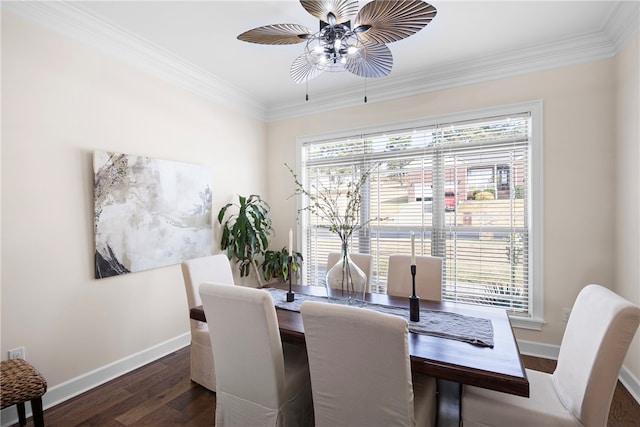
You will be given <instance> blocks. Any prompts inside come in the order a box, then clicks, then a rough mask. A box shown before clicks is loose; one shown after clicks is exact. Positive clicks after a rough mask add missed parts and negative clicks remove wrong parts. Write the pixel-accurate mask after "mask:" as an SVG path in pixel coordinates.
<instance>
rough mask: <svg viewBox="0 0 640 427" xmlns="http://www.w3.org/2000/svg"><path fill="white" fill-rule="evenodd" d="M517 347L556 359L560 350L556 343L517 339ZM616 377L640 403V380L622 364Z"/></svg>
mask: <svg viewBox="0 0 640 427" xmlns="http://www.w3.org/2000/svg"><path fill="white" fill-rule="evenodd" d="M518 347H519V348H520V353H522V354H526V355H527V356H535V357H544V358H545V359H553V360H558V353H559V351H560V346H557V345H550V344H542V343H538V342H533V341H525V340H518ZM618 379H619V380H620V382H621V383H622V385H623V386H625V388H626V389H627V391H629V393H630V394H631V396H633V398H634V399H635V400H636V402H638V403H640V380H638V378H636V377H635V376H634V375H633V374H632V373H631V371H629V370H628V369H627V368H625V367H624V366H623V367H622V369H621V370H620V377H619V378H618Z"/></svg>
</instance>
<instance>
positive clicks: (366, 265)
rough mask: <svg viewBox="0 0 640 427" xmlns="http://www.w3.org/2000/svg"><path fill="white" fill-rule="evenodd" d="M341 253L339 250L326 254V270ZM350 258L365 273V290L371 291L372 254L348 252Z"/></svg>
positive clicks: (336, 260) (334, 263) (338, 258)
mask: <svg viewBox="0 0 640 427" xmlns="http://www.w3.org/2000/svg"><path fill="white" fill-rule="evenodd" d="M340 256H341V254H340V253H339V252H330V253H329V255H328V256H327V271H329V269H330V268H331V267H333V266H334V265H336V263H337V262H338V261H340ZM349 256H350V257H351V260H352V261H353V262H354V263H355V264H356V265H357V266H358V268H359V269H360V270H362V271H363V272H364V274H366V275H367V285H366V289H365V292H371V279H372V278H373V256H371V255H369V254H359V253H350V254H349Z"/></svg>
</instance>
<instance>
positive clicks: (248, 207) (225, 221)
mask: <svg viewBox="0 0 640 427" xmlns="http://www.w3.org/2000/svg"><path fill="white" fill-rule="evenodd" d="M269 211H270V207H269V204H268V203H267V202H265V201H264V200H262V198H261V197H260V196H259V195H256V194H252V195H250V196H249V197H243V196H238V203H237V204H236V203H227V204H226V205H225V206H223V207H222V209H220V212H219V213H218V222H219V223H220V225H221V226H222V239H221V241H220V248H221V249H222V250H223V251H226V252H227V257H228V258H229V259H230V260H231V259H235V260H236V261H237V263H238V267H239V269H240V277H244V276H249V274H250V273H251V271H253V272H254V274H255V276H256V277H257V280H258V283H259V285H260V287H262V286H264V284H263V282H262V274H260V271H259V269H258V267H259V265H260V264H259V261H258V260H259V259H260V258H262V257H263V256H264V253H265V252H266V250H267V247H268V246H269V238H270V237H271V233H272V232H273V227H272V225H271V218H270V217H269Z"/></svg>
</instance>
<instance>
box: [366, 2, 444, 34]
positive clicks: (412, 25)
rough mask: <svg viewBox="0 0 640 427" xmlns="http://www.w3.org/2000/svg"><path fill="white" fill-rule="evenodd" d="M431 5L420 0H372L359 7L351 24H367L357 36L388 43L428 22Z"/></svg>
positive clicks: (430, 16) (434, 12)
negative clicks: (368, 26)
mask: <svg viewBox="0 0 640 427" xmlns="http://www.w3.org/2000/svg"><path fill="white" fill-rule="evenodd" d="M436 13H437V10H436V8H435V7H433V6H432V5H430V4H429V3H426V2H424V1H421V0H409V1H386V0H375V1H372V2H371V3H367V4H366V5H364V6H363V7H362V9H361V10H360V12H358V16H356V19H355V27H354V28H357V27H359V26H361V25H370V26H371V28H370V29H369V30H368V31H366V32H364V33H362V34H361V35H360V37H361V38H362V39H364V40H367V41H370V42H374V43H392V42H395V41H398V40H402V39H404V38H407V37H409V36H411V35H413V34H415V33H417V32H418V31H420V30H421V29H422V28H424V27H425V26H426V25H427V24H429V23H430V22H431V20H432V19H433V18H434V17H435V16H436Z"/></svg>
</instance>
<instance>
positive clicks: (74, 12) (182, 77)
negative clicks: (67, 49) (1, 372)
mask: <svg viewBox="0 0 640 427" xmlns="http://www.w3.org/2000/svg"><path fill="white" fill-rule="evenodd" d="M2 10H3V11H7V12H9V13H12V14H15V15H17V16H20V17H22V18H24V19H27V20H29V21H32V22H35V23H38V24H40V25H42V26H44V27H47V28H49V29H51V30H53V31H55V32H58V33H61V34H63V35H65V36H68V37H70V38H72V39H74V40H78V41H80V42H82V43H86V44H88V45H89V46H91V47H94V48H96V49H98V50H100V51H102V52H104V53H106V54H108V55H111V56H113V57H115V58H117V59H119V60H121V61H123V62H125V63H127V64H129V65H132V66H134V67H136V68H138V69H141V70H143V71H145V72H147V73H149V74H152V75H155V76H156V77H159V78H161V79H163V80H165V81H167V82H170V83H173V84H175V85H177V86H179V87H181V88H183V89H186V90H188V91H190V92H192V93H194V94H196V95H198V96H201V97H204V98H205V99H208V100H210V101H213V102H215V103H219V104H221V105H224V106H225V107H230V108H233V109H235V110H238V111H242V112H243V113H245V114H249V115H251V116H253V117H257V118H259V119H262V120H266V110H265V106H264V105H262V104H260V103H258V102H256V101H255V100H253V99H252V97H250V96H249V94H247V93H245V92H243V91H242V90H240V89H238V88H237V87H235V86H233V85H230V84H229V83H227V82H226V81H224V80H221V79H219V78H218V77H216V76H215V75H214V74H212V73H210V72H208V71H206V70H204V69H202V68H200V67H198V66H196V65H194V64H192V63H190V62H187V61H185V60H183V59H181V58H180V57H178V56H176V55H174V54H172V53H171V52H169V51H167V50H164V49H162V48H160V47H158V46H155V45H153V44H151V43H149V42H148V41H146V40H144V39H142V38H140V37H138V36H137V35H135V34H133V33H131V32H128V31H125V30H123V29H122V28H119V27H117V26H115V25H113V24H111V23H109V22H106V21H104V20H102V19H100V18H98V17H97V16H95V15H94V14H92V13H90V12H88V11H87V10H85V9H83V8H82V7H81V6H79V5H78V4H71V3H67V2H61V1H9V2H7V1H3V2H2Z"/></svg>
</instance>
